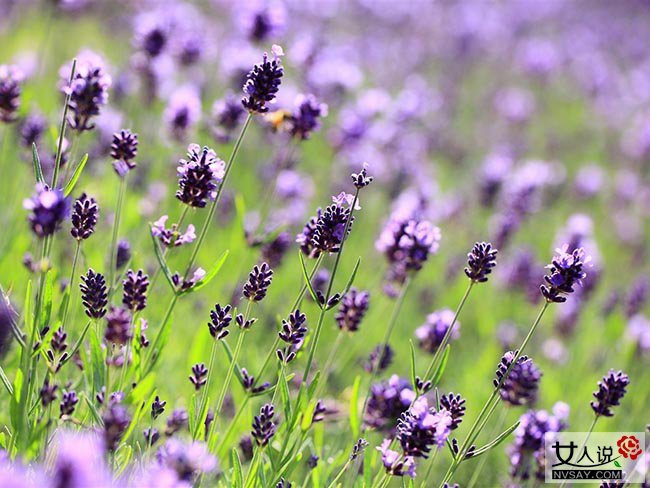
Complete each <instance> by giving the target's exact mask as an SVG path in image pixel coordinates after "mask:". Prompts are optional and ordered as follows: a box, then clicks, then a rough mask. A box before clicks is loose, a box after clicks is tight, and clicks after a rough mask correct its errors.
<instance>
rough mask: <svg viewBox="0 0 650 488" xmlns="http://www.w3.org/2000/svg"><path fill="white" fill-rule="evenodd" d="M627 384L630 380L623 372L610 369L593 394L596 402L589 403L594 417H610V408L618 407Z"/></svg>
mask: <svg viewBox="0 0 650 488" xmlns="http://www.w3.org/2000/svg"><path fill="white" fill-rule="evenodd" d="M629 384H630V378H629V377H628V375H626V374H625V373H623V371H614V370H613V369H610V370H609V373H607V374H606V375H605V376H603V379H602V381H599V382H598V391H596V392H594V398H595V399H596V400H595V401H592V402H591V408H592V409H593V411H594V412H595V413H596V415H603V416H605V417H612V416H613V415H614V412H612V410H611V408H612V407H615V406H617V405H620V403H621V400H622V399H623V397H624V396H625V393H626V391H627V390H626V388H627V385H629Z"/></svg>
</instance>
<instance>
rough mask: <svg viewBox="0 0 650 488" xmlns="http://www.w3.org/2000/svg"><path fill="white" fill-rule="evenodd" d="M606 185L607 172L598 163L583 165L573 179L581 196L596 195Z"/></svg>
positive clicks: (575, 187) (590, 196) (574, 185)
mask: <svg viewBox="0 0 650 488" xmlns="http://www.w3.org/2000/svg"><path fill="white" fill-rule="evenodd" d="M604 185H605V172H604V171H603V169H602V168H601V167H600V166H596V165H587V166H583V167H581V168H580V169H579V170H578V172H577V173H576V175H575V178H574V179H573V187H574V189H575V191H576V193H577V194H578V196H580V197H581V198H592V197H595V196H596V195H598V193H599V192H600V191H601V190H602V188H603V186H604Z"/></svg>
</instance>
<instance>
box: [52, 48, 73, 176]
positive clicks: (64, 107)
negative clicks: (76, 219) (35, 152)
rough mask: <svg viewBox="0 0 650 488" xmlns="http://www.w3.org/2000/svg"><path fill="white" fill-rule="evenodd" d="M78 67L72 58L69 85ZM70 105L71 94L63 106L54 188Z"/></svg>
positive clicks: (67, 96)
mask: <svg viewBox="0 0 650 488" xmlns="http://www.w3.org/2000/svg"><path fill="white" fill-rule="evenodd" d="M76 68H77V60H76V59H73V60H72V69H71V70H70V79H69V82H68V86H70V85H71V84H72V80H73V79H74V74H75V70H76ZM68 105H70V94H67V95H66V97H65V105H64V106H63V117H62V118H61V128H60V130H59V143H58V146H57V148H56V158H55V159H54V172H53V173H52V185H51V187H52V188H56V187H57V184H58V179H59V171H60V170H61V154H62V153H63V136H64V134H65V127H66V124H67V123H68Z"/></svg>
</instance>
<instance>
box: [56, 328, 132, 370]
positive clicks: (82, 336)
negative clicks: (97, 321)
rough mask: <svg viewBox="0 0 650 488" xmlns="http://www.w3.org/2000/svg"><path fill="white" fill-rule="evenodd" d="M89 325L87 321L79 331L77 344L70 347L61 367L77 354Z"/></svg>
mask: <svg viewBox="0 0 650 488" xmlns="http://www.w3.org/2000/svg"><path fill="white" fill-rule="evenodd" d="M90 324H91V321H90V320H89V321H88V322H87V323H86V326H85V327H84V330H83V331H81V335H80V336H79V339H77V342H75V343H74V346H72V349H71V350H70V355H69V356H68V357H67V358H65V360H64V361H62V362H61V364H62V365H63V364H65V363H67V362H68V361H69V360H70V359H72V357H73V356H74V355H75V354H76V353H77V351H78V350H79V348H80V347H81V344H82V343H83V341H84V338H85V337H86V334H87V333H88V329H89V328H90ZM138 337H139V336H138Z"/></svg>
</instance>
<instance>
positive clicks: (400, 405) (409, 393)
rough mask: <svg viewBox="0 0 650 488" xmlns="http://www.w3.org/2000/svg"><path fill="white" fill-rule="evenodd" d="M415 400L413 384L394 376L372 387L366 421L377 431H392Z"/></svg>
mask: <svg viewBox="0 0 650 488" xmlns="http://www.w3.org/2000/svg"><path fill="white" fill-rule="evenodd" d="M414 399H415V392H414V391H413V390H412V389H411V382H410V381H409V380H407V379H405V378H400V377H399V376H397V375H393V376H391V377H390V379H389V380H388V381H382V382H381V383H376V384H374V385H372V386H371V388H370V398H369V399H368V405H367V408H366V415H365V419H364V420H365V422H366V424H368V425H369V426H371V427H374V428H375V429H378V430H381V431H391V430H392V429H393V428H394V427H395V425H396V422H397V419H398V418H399V416H400V415H401V414H402V413H403V412H404V411H406V410H407V409H408V408H409V406H410V405H411V402H412V401H413V400H414Z"/></svg>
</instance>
